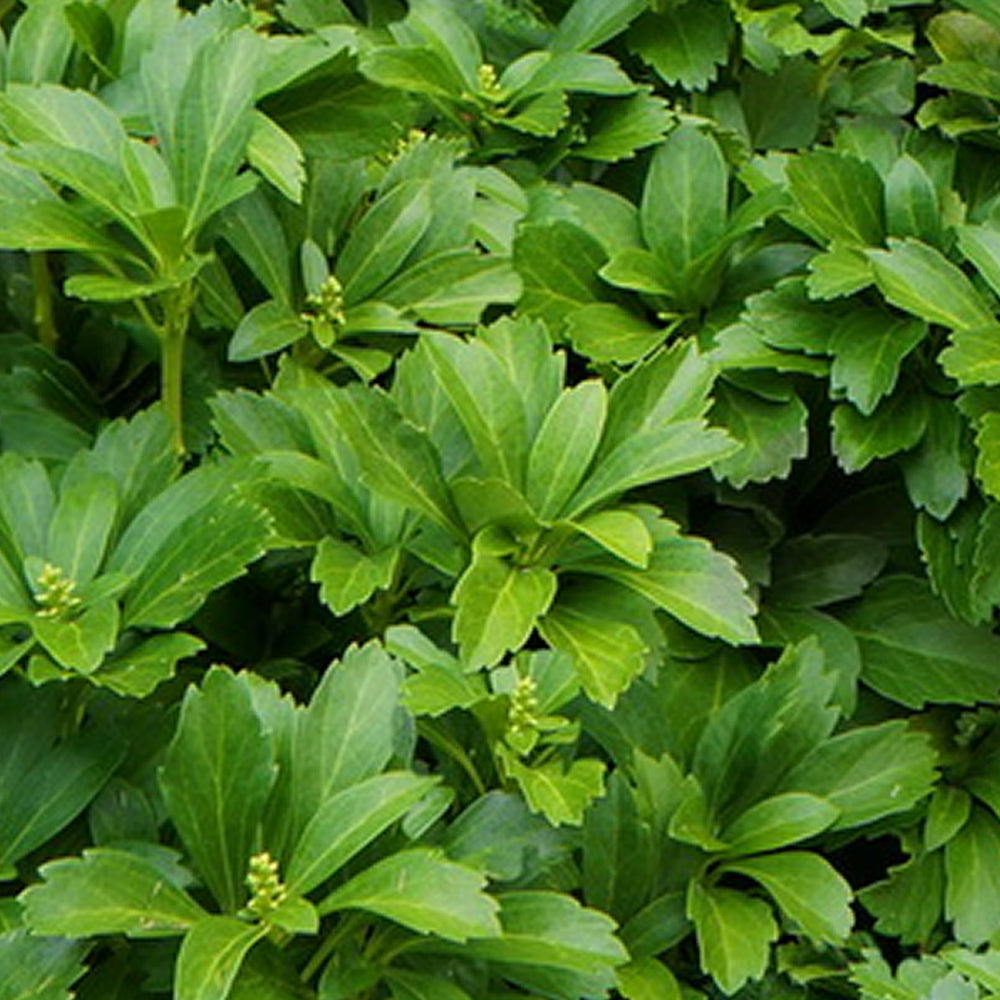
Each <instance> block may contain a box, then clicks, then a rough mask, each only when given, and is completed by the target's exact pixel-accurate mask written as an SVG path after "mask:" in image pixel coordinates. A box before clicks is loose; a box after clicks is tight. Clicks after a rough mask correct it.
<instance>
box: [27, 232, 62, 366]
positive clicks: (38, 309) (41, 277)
mask: <svg viewBox="0 0 1000 1000" xmlns="http://www.w3.org/2000/svg"><path fill="white" fill-rule="evenodd" d="M28 261H29V266H30V268H31V283H32V285H33V286H34V290H35V316H34V319H35V329H36V330H37V331H38V342H39V343H40V344H41V345H42V346H43V347H47V348H48V349H49V350H50V351H52V352H53V353H55V349H56V344H57V343H58V341H59V331H58V330H57V329H56V322H55V317H54V315H53V311H52V299H53V294H52V274H51V272H50V271H49V255H48V254H47V253H44V252H41V251H40V252H38V253H31V254H28Z"/></svg>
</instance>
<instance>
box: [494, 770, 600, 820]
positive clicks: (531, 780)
mask: <svg viewBox="0 0 1000 1000" xmlns="http://www.w3.org/2000/svg"><path fill="white" fill-rule="evenodd" d="M504 767H505V769H506V771H507V772H508V774H509V775H510V776H511V778H513V779H514V781H516V782H517V785H518V787H519V788H520V789H521V792H522V793H523V795H524V797H525V799H526V800H527V803H528V807H529V808H530V809H531V811H532V812H535V813H541V814H542V815H543V816H544V817H545V818H546V819H547V820H548V821H549V822H550V823H551V824H552V825H553V826H561V825H563V824H567V825H569V826H579V825H580V824H581V823H582V822H583V817H584V814H585V813H586V811H587V807H588V806H589V805H590V804H591V803H592V802H593V801H594V799H596V798H598V797H599V796H601V795H602V794H603V793H604V764H603V763H601V762H600V761H597V760H589V759H583V760H575V761H573V763H572V764H570V766H569V768H565V767H564V766H563V764H562V763H561V762H560V761H558V760H553V761H549V762H548V763H545V764H536V765H534V766H528V765H525V764H522V763H521V762H520V761H518V760H517V759H515V758H514V757H508V758H506V759H505V763H504Z"/></svg>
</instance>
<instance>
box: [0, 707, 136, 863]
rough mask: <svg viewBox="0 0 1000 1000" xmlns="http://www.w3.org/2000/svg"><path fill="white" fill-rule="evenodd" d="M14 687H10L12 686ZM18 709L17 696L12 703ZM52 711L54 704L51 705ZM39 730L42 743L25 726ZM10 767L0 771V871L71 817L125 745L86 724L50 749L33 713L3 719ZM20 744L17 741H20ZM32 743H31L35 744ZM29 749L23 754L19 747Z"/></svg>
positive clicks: (98, 785) (42, 724)
mask: <svg viewBox="0 0 1000 1000" xmlns="http://www.w3.org/2000/svg"><path fill="white" fill-rule="evenodd" d="M11 690H12V691H13V690H14V689H11ZM9 707H10V708H14V709H16V708H17V707H19V706H18V703H17V701H13V700H12V702H11V703H10V706H9ZM49 710H50V712H55V711H56V709H55V708H54V707H52V706H51V704H50V707H49ZM28 724H30V725H31V726H32V728H35V727H37V728H40V729H41V733H40V735H41V742H40V744H38V743H34V739H36V738H37V737H35V734H34V733H32V734H31V736H30V738H29V737H28V735H27V732H26V726H27V725H28ZM6 726H7V728H6V732H7V733H9V734H10V735H9V737H8V739H9V740H10V742H11V743H13V746H11V745H10V744H8V746H7V749H6V754H7V764H8V770H7V771H6V773H4V771H2V770H0V871H4V870H5V869H7V868H8V866H10V865H12V864H13V863H14V862H15V861H18V860H20V859H21V858H22V857H24V856H25V855H27V854H28V853H30V852H31V851H33V850H34V849H35V848H36V847H40V846H41V845H42V844H44V843H45V842H46V841H48V840H49V839H50V838H51V837H53V836H55V834H57V833H58V832H59V831H60V830H62V828H63V827H64V826H66V825H67V824H68V823H69V822H70V821H72V820H73V819H75V818H76V817H77V816H78V815H79V814H80V813H81V812H82V811H83V809H84V808H86V806H87V805H88V804H89V803H90V802H91V800H92V799H93V798H94V797H95V796H96V795H97V793H98V792H99V791H100V790H101V788H102V787H103V786H104V784H105V782H106V781H107V780H108V778H110V777H111V775H112V774H113V773H114V771H115V769H116V768H117V767H118V765H119V764H120V763H121V760H122V757H123V755H124V747H123V746H122V744H121V742H120V741H119V740H118V739H116V738H114V737H113V736H112V735H111V734H109V733H108V732H107V731H103V732H101V731H98V730H96V729H93V728H91V729H89V730H86V731H84V732H83V733H82V734H80V735H78V736H75V737H73V738H72V739H69V740H66V741H64V742H61V743H58V744H56V746H55V747H54V748H52V749H50V746H51V743H52V737H53V735H54V734H51V733H49V734H48V735H47V734H46V730H47V729H48V722H47V720H46V721H44V722H43V721H41V720H39V719H37V718H32V713H30V711H29V713H28V714H24V710H23V707H22V715H21V717H17V716H15V717H14V719H13V720H9V721H7V722H6ZM19 744H20V745H19ZM33 744H34V745H33ZM22 748H23V749H26V750H28V751H29V753H28V754H24V755H22V754H21V753H19V752H18V751H20V750H21V749H22Z"/></svg>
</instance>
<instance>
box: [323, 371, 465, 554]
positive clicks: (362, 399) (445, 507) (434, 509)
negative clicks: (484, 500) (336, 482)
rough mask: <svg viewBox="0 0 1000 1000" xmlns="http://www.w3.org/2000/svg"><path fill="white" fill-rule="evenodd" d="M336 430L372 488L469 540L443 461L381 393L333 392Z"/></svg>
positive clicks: (350, 389)
mask: <svg viewBox="0 0 1000 1000" xmlns="http://www.w3.org/2000/svg"><path fill="white" fill-rule="evenodd" d="M327 399H328V401H329V402H330V404H331V406H332V408H333V409H332V416H333V418H334V420H335V422H336V423H335V426H336V427H337V428H338V429H339V430H340V432H341V433H342V434H344V435H345V436H346V437H347V438H348V440H349V441H350V442H351V444H352V446H353V448H354V451H355V452H356V453H357V456H358V461H359V463H360V465H361V470H362V475H363V477H364V479H365V480H366V482H367V484H368V485H369V486H370V487H371V488H372V489H373V490H374V491H375V492H376V493H381V494H382V495H383V496H384V497H386V498H387V499H389V500H395V501H397V502H398V503H401V504H404V505H405V506H407V507H410V508H412V509H415V510H417V511H420V512H421V513H422V514H424V515H425V516H426V517H428V518H430V519H431V520H432V521H434V522H435V523H436V524H438V525H440V526H441V527H442V528H444V529H445V530H446V531H449V532H454V531H456V530H457V531H458V532H459V533H460V534H461V535H463V536H464V534H465V532H464V530H462V526H461V519H460V518H459V516H458V513H457V511H456V510H455V509H454V504H453V503H452V500H451V497H450V496H449V494H448V489H447V487H446V486H445V483H444V478H443V476H442V475H441V465H440V459H439V457H438V455H437V452H436V451H435V449H434V446H433V445H432V444H431V442H430V440H429V439H428V438H427V436H426V435H425V434H423V433H422V432H420V431H418V430H417V428H416V427H414V426H413V425H412V424H411V423H409V422H408V421H407V420H405V419H404V418H403V417H402V416H401V415H400V413H399V411H398V410H397V409H396V406H395V405H394V404H393V402H392V401H391V400H390V399H389V397H388V396H386V395H385V394H384V393H383V392H382V391H381V390H372V389H366V388H364V387H362V386H359V385H353V386H348V387H347V388H345V389H341V390H336V391H334V392H330V393H329V394H328V396H327Z"/></svg>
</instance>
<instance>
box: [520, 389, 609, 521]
mask: <svg viewBox="0 0 1000 1000" xmlns="http://www.w3.org/2000/svg"><path fill="white" fill-rule="evenodd" d="M606 414H607V392H606V391H605V388H604V384H603V383H602V382H599V381H597V380H588V381H586V382H580V383H579V384H577V385H575V386H573V388H571V389H564V390H563V392H562V394H561V395H560V396H559V399H558V400H557V401H556V403H555V405H554V406H553V407H552V409H551V410H549V412H548V414H547V415H546V417H545V420H544V421H543V423H542V426H541V428H540V429H539V431H538V435H537V436H536V437H535V440H534V444H533V445H532V447H531V452H530V454H529V456H528V471H527V479H526V484H527V498H528V502H529V503H530V504H531V505H532V507H533V508H534V509H535V511H537V513H538V516H539V517H540V518H541V519H542V520H543V521H552V520H554V519H555V518H557V517H558V516H559V514H560V512H561V511H562V509H563V507H564V506H565V505H566V502H567V501H568V500H569V498H570V497H571V496H572V495H573V493H574V492H575V491H576V488H577V487H578V486H579V485H580V482H581V480H582V479H583V477H584V476H585V475H586V473H587V469H588V467H589V466H590V462H591V460H592V459H593V457H594V454H595V453H596V451H597V446H598V444H599V443H600V440H601V435H602V433H603V431H604V420H605V417H606Z"/></svg>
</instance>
